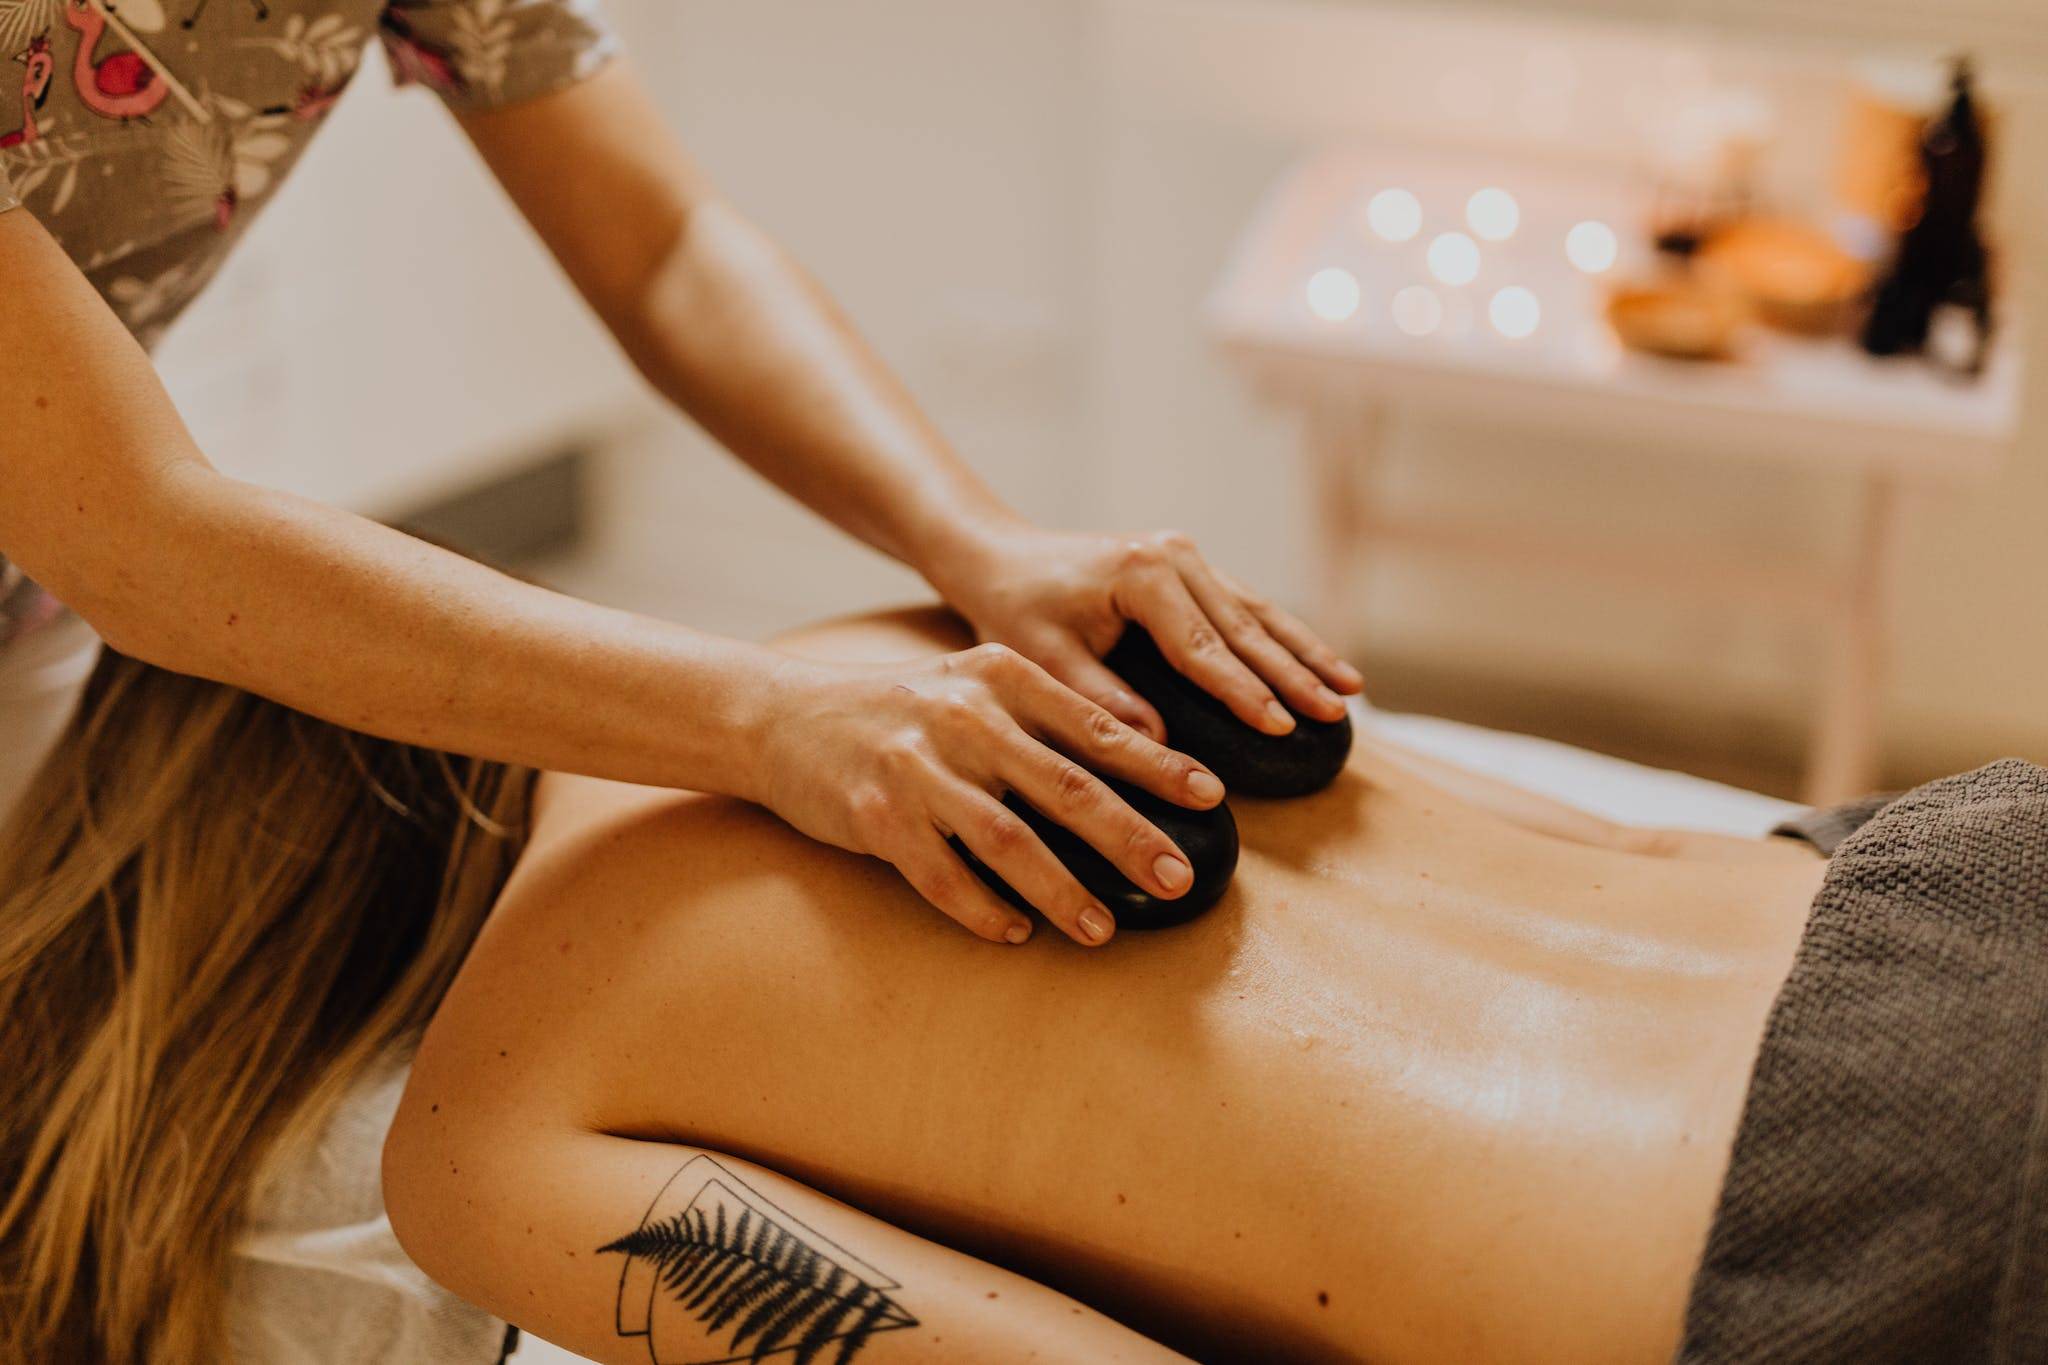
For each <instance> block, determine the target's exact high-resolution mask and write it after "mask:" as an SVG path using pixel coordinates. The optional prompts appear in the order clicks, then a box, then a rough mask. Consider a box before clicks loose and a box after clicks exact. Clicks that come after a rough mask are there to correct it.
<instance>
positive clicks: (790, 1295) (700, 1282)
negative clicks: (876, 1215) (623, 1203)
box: [598, 1156, 917, 1365]
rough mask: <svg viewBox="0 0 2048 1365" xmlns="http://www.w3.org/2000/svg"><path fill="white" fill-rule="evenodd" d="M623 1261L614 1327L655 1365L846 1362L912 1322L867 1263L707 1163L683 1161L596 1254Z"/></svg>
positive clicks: (833, 1364)
mask: <svg viewBox="0 0 2048 1365" xmlns="http://www.w3.org/2000/svg"><path fill="white" fill-rule="evenodd" d="M598 1251H599V1252H600V1253H614V1254H617V1255H621V1256H624V1257H625V1258H626V1265H625V1269H624V1270H622V1271H621V1272H620V1275H619V1304H618V1332H619V1335H621V1336H644V1337H646V1339H647V1353H648V1358H649V1359H650V1360H652V1361H653V1362H654V1365H730V1362H737V1361H765V1360H769V1359H770V1358H771V1357H780V1356H782V1355H783V1353H785V1352H787V1353H788V1359H789V1362H790V1365H845V1362H847V1361H850V1360H852V1359H853V1358H854V1357H855V1356H856V1355H858V1354H859V1353H860V1351H861V1348H862V1347H864V1346H866V1345H867V1344H868V1341H869V1339H870V1338H872V1337H873V1336H875V1335H876V1334H877V1333H880V1332H890V1331H898V1330H901V1329H903V1328H906V1327H915V1326H917V1319H916V1318H914V1317H912V1316H911V1315H910V1314H909V1313H907V1312H905V1311H904V1310H903V1307H902V1305H900V1304H898V1303H897V1302H896V1300H895V1299H894V1298H892V1297H891V1296H890V1293H889V1291H891V1290H895V1289H898V1288H900V1287H901V1286H899V1285H898V1284H897V1283H896V1282H895V1281H894V1280H891V1279H889V1278H887V1277H886V1276H884V1275H883V1274H882V1273H881V1272H880V1271H878V1270H876V1269H875V1268H874V1267H873V1266H870V1265H868V1264H866V1263H865V1262H863V1261H861V1260H859V1259H858V1258H857V1257H855V1256H854V1255H853V1254H852V1253H850V1252H848V1251H847V1250H846V1249H845V1248H843V1247H840V1246H838V1245H837V1244H835V1243H833V1242H831V1241H830V1240H828V1239H826V1238H825V1237H822V1236H820V1235H819V1234H818V1233H816V1232H814V1231H812V1230H811V1229H810V1228H808V1227H806V1226H804V1224H803V1223H801V1222H799V1221H798V1220H797V1219H795V1218H794V1217H792V1216H790V1215H789V1214H788V1213H786V1212H784V1211H783V1210H782V1209H781V1208H779V1207H777V1206H776V1205H775V1204H773V1203H771V1202H770V1201H769V1200H768V1199H767V1198H766V1197H765V1196H763V1195H762V1194H761V1193H760V1192H759V1191H757V1190H755V1189H754V1188H753V1187H752V1186H750V1185H748V1184H747V1183H746V1182H745V1181H743V1180H741V1179H740V1178H739V1177H738V1176H737V1175H735V1174H733V1173H732V1172H731V1171H730V1170H728V1169H726V1168H725V1167H724V1166H722V1165H720V1164H719V1163H718V1162H717V1161H715V1160H713V1159H712V1158H711V1157H708V1156H699V1157H693V1158H692V1159H691V1160H690V1161H689V1162H688V1163H686V1164H685V1165H684V1167H683V1168H682V1170H680V1171H678V1172H676V1174H675V1176H674V1177H673V1178H671V1179H670V1181H669V1183H668V1185H667V1186H666V1187H664V1188H663V1190H662V1192H661V1193H660V1194H659V1195H657V1196H656V1197H655V1201H654V1204H653V1206H652V1207H650V1208H649V1209H648V1210H647V1214H646V1216H645V1217H643V1218H642V1219H641V1220H640V1226H639V1227H637V1228H635V1229H634V1230H633V1231H631V1232H629V1233H627V1234H626V1235H625V1236H624V1237H621V1238H619V1239H618V1240H617V1241H615V1242H610V1243H608V1244H606V1245H604V1246H601V1247H599V1248H598Z"/></svg>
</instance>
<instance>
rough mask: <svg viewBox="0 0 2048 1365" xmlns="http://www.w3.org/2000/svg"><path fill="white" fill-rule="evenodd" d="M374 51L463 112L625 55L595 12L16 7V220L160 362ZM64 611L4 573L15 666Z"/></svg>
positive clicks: (9, 187)
mask: <svg viewBox="0 0 2048 1365" xmlns="http://www.w3.org/2000/svg"><path fill="white" fill-rule="evenodd" d="M373 36H375V37H377V38H380V39H381V40H382V42H383V46H384V50H385V53H386V55H387V56H388V58H389V59H390V62H391V66H392V70H393V71H394V73H395V74H396V75H397V77H398V79H399V80H400V81H401V82H404V83H416V84H420V85H424V86H427V87H428V88H430V89H432V90H434V91H435V92H436V93H437V94H439V95H440V96H441V97H442V98H443V99H444V100H446V101H447V102H448V103H449V104H450V105H451V106H453V107H454V108H456V109H457V110H459V111H472V110H483V109H490V108H495V107H497V106H500V105H505V104H511V103H515V102H517V101H520V100H524V99H530V98H532V97H534V96H536V95H541V94H545V93H547V92H548V91H551V90H555V89H558V88H560V87H562V86H566V85H569V84H572V83H574V82H576V81H579V80H581V79H583V78H584V77H586V76H588V75H590V74H591V73H593V72H594V71H596V70H597V69H598V68H599V67H600V66H602V65H603V64H604V63H605V61H606V60H607V59H608V58H609V57H610V56H611V55H612V54H613V52H614V51H615V48H616V43H615V40H614V39H613V37H612V35H611V33H610V31H609V29H607V27H606V26H605V24H604V23H603V21H602V19H601V18H600V17H599V15H598V13H597V11H596V8H595V3H594V0H0V212H4V211H6V210H8V209H11V208H15V207H19V206H24V205H25V206H26V207H27V208H28V210H29V211H30V212H32V213H34V214H35V215H36V217H37V218H38V219H39V220H40V221H41V222H42V224H43V226H44V227H46V228H47V229H48V230H49V232H50V234H51V235H52V236H53V237H55V238H56V240H57V242H58V243H59V244H60V245H61V246H62V247H63V248H64V250H65V251H66V252H67V253H68V254H69V255H70V257H71V259H72V260H73V261H74V262H75V263H76V264H77V266H78V268H79V269H80V270H81V271H83V272H84V273H85V276H86V278H87V279H88V280H90V281H91V282H92V284H93V286H94V288H96V289H97V290H98V291H99V293H100V296H101V297H102V298H104V299H105V300H106V301H107V303H108V305H109V306H111V307H112V308H113V310H114V312H115V313H116V314H117V315H118V316H119V317H120V318H121V320H122V321H123V322H124V323H126V324H127V326H128V329H129V331H131V332H133V333H134V334H135V336H136V338H137V339H138V340H139V341H141V342H142V344H143V345H144V346H150V345H153V344H154V343H155V341H156V340H157V338H158V337H160V336H161V335H162V334H163V332H164V329H165V328H167V327H169V326H170V324H171V322H172V321H173V320H174V319H176V317H177V316H178V314H179V313H180V312H182V311H183V310H184V308H185V307H186V305H187V304H189V303H191V302H192V300H193V299H194V298H196V297H197V296H198V294H199V291H200V290H201V289H203V288H205V286H206V284H207V282H208V281H209V280H210V279H212V278H213V275H214V273H215V272H216V271H217V270H218V269H219V268H220V265H221V262H222V261H223V260H225V259H226V257H227V254H228V252H229V251H230V250H232V249H233V247H234V245H235V243H236V242H237V241H238V240H239V239H240V238H241V235H242V234H243V233H244V232H245V231H247V230H248V227H249V224H250V222H251V221H252V220H253V219H254V217H255V216H256V214H257V213H259V212H260V211H261V210H262V208H263V205H264V203H265V202H266V201H267V199H268V198H269V196H270V194H271V192H272V191H273V190H274V189H275V188H276V186H277V184H278V182H279V181H280V180H282V179H283V178H284V176H285V174H286V173H287V172H289V171H290V170H291V168H292V166H293V164H294V163H295V162H296V161H297V160H298V158H299V155H300V154H301V153H302V152H304V151H305V149H306V146H307V144H308V143H309V142H310V141H311V140H312V137H313V134H314V133H315V132H316V131H318V129H319V127H320V124H321V121H322V120H323V119H324V118H325V117H326V115H327V112H328V110H329V109H331V108H332V107H333V106H334V102H335V101H336V100H337V99H338V98H340V96H341V92H342V91H343V90H344V89H346V88H347V86H348V83H349V80H350V79H351V78H352V77H353V76H354V75H355V72H356V68H357V65H358V64H359V63H360V62H361V60H362V56H363V53H364V50H365V49H366V48H367V47H368V46H369V43H370V41H371V39H372V37H373ZM4 317H5V304H4V301H0V318H4ZM55 610H56V609H55V608H54V606H53V604H52V603H51V602H50V600H49V598H48V597H47V595H45V594H42V593H41V592H40V591H39V590H38V589H36V587H35V585H34V584H33V583H29V582H27V581H26V580H24V579H23V578H22V576H21V575H20V573H19V571H18V570H15V569H13V568H11V567H10V566H9V565H8V564H7V562H6V561H5V560H4V559H0V649H4V648H5V647H6V645H7V642H8V641H9V640H10V639H11V638H15V637H17V636H18V635H20V634H21V633H23V632H25V631H27V630H29V629H32V628H34V627H35V626H36V625H38V624H41V623H43V622H45V621H47V620H48V619H50V618H51V616H52V615H53V614H54V613H55Z"/></svg>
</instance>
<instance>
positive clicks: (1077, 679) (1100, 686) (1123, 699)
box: [1043, 647, 1166, 744]
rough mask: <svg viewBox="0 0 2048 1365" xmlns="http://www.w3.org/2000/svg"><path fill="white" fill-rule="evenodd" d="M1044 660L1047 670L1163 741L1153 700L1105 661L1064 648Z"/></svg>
mask: <svg viewBox="0 0 2048 1365" xmlns="http://www.w3.org/2000/svg"><path fill="white" fill-rule="evenodd" d="M1043 663H1044V667H1045V671H1046V672H1048V673H1050V674H1052V675H1053V677H1055V678H1058V679H1059V680H1060V681H1061V682H1063V683H1065V684H1066V685H1067V686H1068V687H1071V688H1073V689H1074V690H1075V691H1076V692H1079V693H1080V694H1081V695H1082V696H1084V697H1086V698H1088V700H1090V701H1092V702H1094V703H1095V704H1096V705H1097V706H1100V707H1101V708H1102V709H1103V710H1105V711H1107V712H1109V714H1111V715H1112V716H1115V717H1116V718H1117V719H1118V720H1120V721H1122V722H1123V723H1124V724H1126V725H1128V726H1130V727H1131V728H1132V729H1134V730H1136V731H1137V732H1138V733H1139V734H1141V735H1144V736H1145V737H1146V738H1147V739H1150V740H1154V741H1156V742H1158V743H1161V744H1163V743H1165V742H1166V722H1165V721H1163V720H1161V719H1160V718H1159V713H1158V712H1157V711H1155V710H1153V709H1152V703H1150V702H1148V701H1146V700H1145V699H1144V698H1143V697H1141V696H1139V695H1138V694H1137V693H1136V692H1133V691H1132V690H1131V689H1130V687H1129V686H1128V685H1126V684H1125V682H1124V680H1123V679H1122V678H1119V677H1118V676H1117V675H1116V674H1114V673H1112V672H1111V671H1110V670H1109V666H1108V665H1107V664H1105V663H1103V662H1102V660H1100V659H1098V658H1096V657H1095V656H1094V655H1093V654H1090V653H1089V652H1088V651H1087V650H1085V649H1081V648H1079V647H1075V648H1072V649H1063V650H1061V651H1059V652H1058V653H1057V654H1055V655H1053V656H1052V657H1051V658H1048V659H1046V660H1044V661H1043Z"/></svg>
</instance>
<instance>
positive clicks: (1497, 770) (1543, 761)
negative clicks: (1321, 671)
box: [1359, 711, 1805, 834]
mask: <svg viewBox="0 0 2048 1365" xmlns="http://www.w3.org/2000/svg"><path fill="white" fill-rule="evenodd" d="M1359 719H1360V721H1361V723H1362V724H1364V725H1365V726H1366V727H1368V728H1369V729H1372V730H1377V731H1379V732H1381V733H1383V734H1385V735H1386V736H1387V737H1388V738H1389V739H1392V740H1394V741H1395V742H1396V743H1399V744H1405V745H1407V746H1408V747H1409V748H1412V749H1419V750H1421V751H1422V752H1423V753H1426V754H1430V755H1433V756H1434V757H1437V758H1443V759H1449V760H1451V761H1452V762H1454V763H1460V764H1463V765H1464V766H1465V767H1468V768H1472V769H1474V770H1476V771H1479V772H1483V773H1487V774H1489V775H1491V776H1494V777H1498V778H1501V779H1502V780H1504V781H1508V782H1512V783H1514V784H1515V785H1516V786H1519V787H1526V788H1528V789H1529V790H1530V791H1534V792H1541V793H1543V794H1544V795H1545V796H1553V797H1556V798H1557V799H1558V800H1560V801H1568V802H1570V803H1571V804H1572V805H1575V806H1578V807H1580V808H1581V809H1584V810H1589V811H1591V812H1592V813H1593V814H1595V815H1599V816H1604V817H1606V818H1607V819H1610V820H1619V821H1621V822H1623V823H1625V824H1631V825H1662V826H1669V827H1671V828H1675V829H1699V830H1712V831H1715V832H1718V833H1721V834H1767V833H1769V832H1770V829H1771V826H1773V825H1775V824H1777V823H1778V822H1779V821H1780V820H1783V819H1785V818H1786V817H1787V816H1790V815H1794V814H1797V813H1798V812H1799V811H1802V810H1804V809H1805V807H1804V806H1799V805H1795V804H1793V803H1792V802H1790V801H1780V800H1778V799H1777V798H1776V797H1772V796H1763V795H1760V794H1759V793H1757V792H1751V791H1744V790H1742V789H1741V788H1740V787H1729V786H1724V785H1722V784H1721V783H1719V782H1709V781H1707V780H1706V779H1705V778H1703V777H1692V776H1689V775H1687V774H1685V773H1675V772H1667V771H1665V770H1664V769H1662V768H1646V767H1644V766H1643V765H1641V764H1640V763H1629V762H1627V761H1625V760H1623V759H1619V758H1609V757H1608V756H1607V755H1605V754H1596V753H1594V752H1592V751H1591V750H1589V749H1574V748H1573V747H1571V746H1570V745H1569V744H1559V743H1557V742H1556V741H1554V740H1548V739H1537V738H1536V737H1535V736H1533V735H1515V734H1509V733H1507V732H1506V731H1502V730H1483V729H1481V728H1479V727H1478V726H1476V725H1461V724H1459V723H1458V722H1456V721H1450V720H1440V719H1438V718H1437V717H1435V716H1411V715H1399V714H1395V713H1391V712H1384V711H1363V712H1361V714H1360V717H1359Z"/></svg>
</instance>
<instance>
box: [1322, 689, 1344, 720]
mask: <svg viewBox="0 0 2048 1365" xmlns="http://www.w3.org/2000/svg"><path fill="white" fill-rule="evenodd" d="M1316 700H1317V701H1319V702H1321V703H1322V704H1323V709H1324V710H1326V711H1328V712H1329V713H1330V719H1331V720H1335V719H1336V718H1337V717H1338V716H1340V715H1342V714H1343V712H1344V699H1343V698H1342V697H1340V696H1338V695H1337V694H1336V693H1335V692H1332V691H1331V690H1330V689H1329V688H1327V687H1318V688H1317V689H1316Z"/></svg>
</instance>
